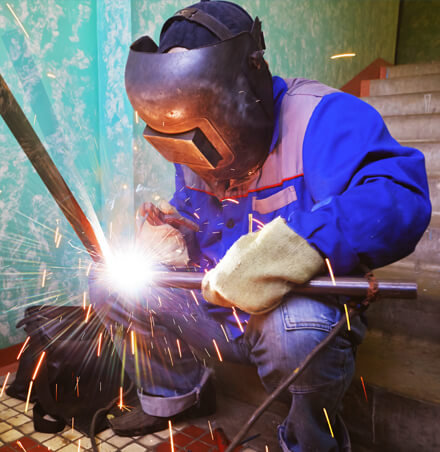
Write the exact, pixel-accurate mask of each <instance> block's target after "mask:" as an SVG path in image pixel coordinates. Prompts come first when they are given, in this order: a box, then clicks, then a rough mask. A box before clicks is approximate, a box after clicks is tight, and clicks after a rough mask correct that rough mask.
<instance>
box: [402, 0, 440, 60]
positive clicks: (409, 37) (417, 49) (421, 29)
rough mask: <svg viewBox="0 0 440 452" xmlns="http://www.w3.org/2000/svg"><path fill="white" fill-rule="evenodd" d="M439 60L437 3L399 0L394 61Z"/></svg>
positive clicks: (434, 1) (429, 0)
mask: <svg viewBox="0 0 440 452" xmlns="http://www.w3.org/2000/svg"><path fill="white" fill-rule="evenodd" d="M431 61H440V2H439V1H438V0H402V2H401V6H400V20H399V30H398V40H397V53H396V64H405V63H427V62H431Z"/></svg>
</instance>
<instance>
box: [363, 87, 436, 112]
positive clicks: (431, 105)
mask: <svg viewBox="0 0 440 452" xmlns="http://www.w3.org/2000/svg"><path fill="white" fill-rule="evenodd" d="M362 100H363V101H365V102H367V103H368V104H370V105H371V106H372V107H374V108H375V109H376V110H377V111H378V112H379V113H380V114H381V115H382V116H393V115H418V114H423V113H440V91H434V92H432V93H412V94H391V95H388V96H374V97H373V96H370V97H363V98H362Z"/></svg>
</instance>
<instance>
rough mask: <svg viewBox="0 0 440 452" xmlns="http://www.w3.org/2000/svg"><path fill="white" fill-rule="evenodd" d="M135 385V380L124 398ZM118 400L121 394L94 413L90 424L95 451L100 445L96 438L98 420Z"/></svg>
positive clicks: (94, 451) (124, 396)
mask: <svg viewBox="0 0 440 452" xmlns="http://www.w3.org/2000/svg"><path fill="white" fill-rule="evenodd" d="M133 387H134V383H133V382H130V385H129V387H128V389H127V390H126V391H125V392H124V394H123V398H124V399H125V398H126V397H127V395H128V394H130V392H131V391H132V390H133ZM118 401H119V396H118V397H115V398H114V399H113V400H112V401H111V402H109V403H108V405H106V406H105V407H103V408H100V409H99V410H97V411H96V412H95V414H94V415H93V418H92V422H91V424H90V434H89V437H90V442H91V444H92V449H93V452H99V449H98V446H97V444H96V439H95V431H96V426H97V424H98V422H99V420H100V418H101V416H105V415H106V414H107V413H108V412H109V411H110V410H111V409H112V407H113V406H114V405H115V404H116V403H118Z"/></svg>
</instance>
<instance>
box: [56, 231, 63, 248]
mask: <svg viewBox="0 0 440 452" xmlns="http://www.w3.org/2000/svg"><path fill="white" fill-rule="evenodd" d="M62 238H63V234H59V235H58V240H57V243H55V248H58V247H59V246H60V243H61V239H62Z"/></svg>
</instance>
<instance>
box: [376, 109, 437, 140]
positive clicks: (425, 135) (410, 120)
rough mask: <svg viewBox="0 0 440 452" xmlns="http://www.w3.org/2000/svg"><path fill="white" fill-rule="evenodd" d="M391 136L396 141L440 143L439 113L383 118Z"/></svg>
mask: <svg viewBox="0 0 440 452" xmlns="http://www.w3.org/2000/svg"><path fill="white" fill-rule="evenodd" d="M383 119H384V121H385V124H386V125H387V127H388V129H389V131H390V133H391V135H392V136H393V137H394V138H395V139H396V140H398V141H412V140H423V141H426V140H432V141H440V113H434V114H429V115H425V114H424V115H406V116H384V118H383Z"/></svg>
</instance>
